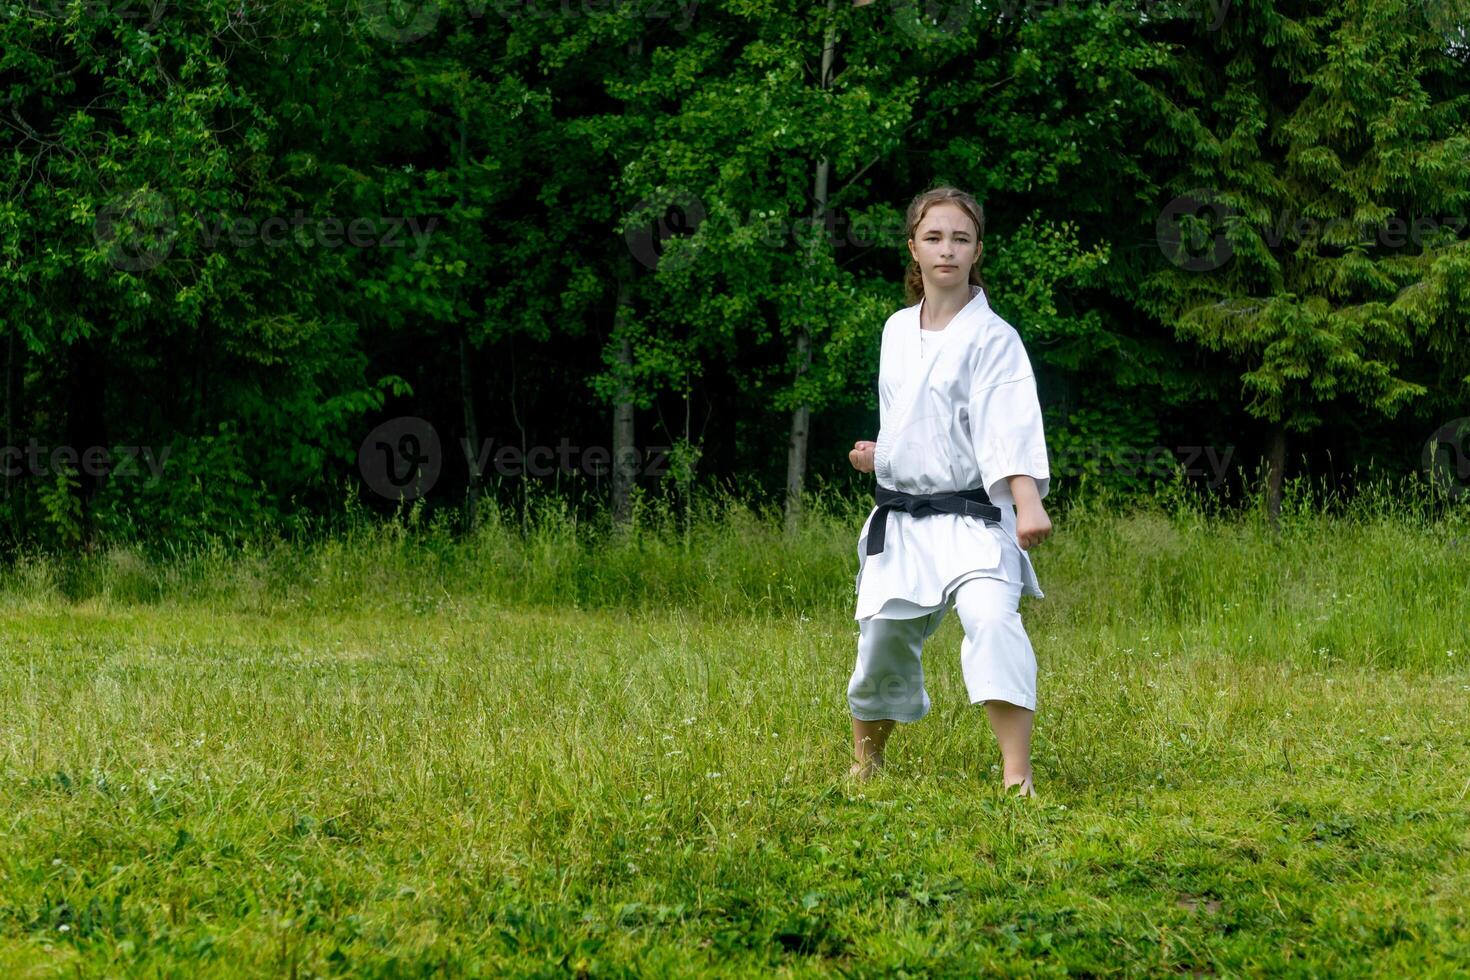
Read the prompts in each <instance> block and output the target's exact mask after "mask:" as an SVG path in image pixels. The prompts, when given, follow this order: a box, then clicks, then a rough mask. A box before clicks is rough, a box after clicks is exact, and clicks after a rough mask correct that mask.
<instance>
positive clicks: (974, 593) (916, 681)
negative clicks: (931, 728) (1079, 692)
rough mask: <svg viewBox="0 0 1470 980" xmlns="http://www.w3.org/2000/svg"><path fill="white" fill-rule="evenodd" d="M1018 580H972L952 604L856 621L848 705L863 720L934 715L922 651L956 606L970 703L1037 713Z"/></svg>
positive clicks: (1032, 658) (1033, 664) (1031, 654)
mask: <svg viewBox="0 0 1470 980" xmlns="http://www.w3.org/2000/svg"><path fill="white" fill-rule="evenodd" d="M1020 603H1021V585H1020V583H1018V582H1017V583H1012V582H1007V581H1005V580H1003V579H998V578H973V579H970V580H969V581H967V582H962V583H960V585H959V587H958V588H956V589H955V590H954V591H953V592H952V593H951V594H950V598H949V601H948V602H947V603H946V604H945V605H944V606H943V607H941V608H939V609H936V610H935V611H934V612H932V613H928V614H925V615H921V616H918V617H915V618H913V619H877V618H873V619H865V620H859V622H858V625H859V636H858V655H857V666H856V667H855V668H854V669H853V672H852V679H851V680H849V681H848V684H847V702H848V705H849V707H851V709H852V716H853V717H854V718H856V719H858V720H859V721H880V720H883V719H887V718H891V719H893V720H894V721H902V722H911V721H918V720H919V719H920V718H923V717H924V716H925V715H927V714H928V713H929V707H930V705H929V692H928V691H926V690H924V667H923V664H922V663H921V662H920V651H921V648H922V647H923V645H924V640H925V639H926V638H928V637H929V636H931V635H932V634H933V633H934V631H935V630H937V629H939V624H940V622H942V621H943V619H944V614H945V613H946V612H947V611H948V610H949V608H950V607H951V606H953V607H954V609H955V612H956V613H958V614H959V617H960V623H961V625H963V626H964V628H965V639H964V642H963V643H962V644H960V667H961V670H962V671H963V673H964V678H965V688H966V691H967V692H968V694H969V697H970V702H971V703H972V704H982V703H984V702H986V701H992V700H993V701H1008V702H1010V703H1011V704H1017V705H1020V706H1021V707H1023V708H1029V709H1031V710H1032V711H1035V710H1036V653H1035V651H1033V650H1032V649H1031V638H1030V637H1028V636H1027V635H1026V630H1025V628H1024V627H1023V626H1022V625H1021V614H1020V612H1019V607H1020Z"/></svg>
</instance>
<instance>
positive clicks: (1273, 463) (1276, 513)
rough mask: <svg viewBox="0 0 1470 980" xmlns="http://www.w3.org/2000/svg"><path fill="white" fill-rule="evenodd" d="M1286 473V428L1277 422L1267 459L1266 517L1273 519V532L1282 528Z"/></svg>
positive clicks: (1273, 426)
mask: <svg viewBox="0 0 1470 980" xmlns="http://www.w3.org/2000/svg"><path fill="white" fill-rule="evenodd" d="M1285 471H1286V426H1285V425H1284V424H1282V423H1280V422H1276V423H1274V424H1273V425H1272V426H1271V439H1270V442H1269V443H1268V444H1267V457H1266V516H1267V517H1269V518H1270V519H1271V529H1272V530H1273V531H1274V530H1279V529H1280V526H1281V481H1282V477H1283V476H1284V474H1285Z"/></svg>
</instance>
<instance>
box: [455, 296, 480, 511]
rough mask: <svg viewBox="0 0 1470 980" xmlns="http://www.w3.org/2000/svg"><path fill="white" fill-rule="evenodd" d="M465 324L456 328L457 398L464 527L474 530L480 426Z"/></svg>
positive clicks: (478, 496)
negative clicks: (463, 446) (465, 475)
mask: <svg viewBox="0 0 1470 980" xmlns="http://www.w3.org/2000/svg"><path fill="white" fill-rule="evenodd" d="M471 353H472V352H471V349H470V338H469V326H468V325H466V326H465V327H464V328H463V329H461V330H460V332H459V398H460V401H461V402H462V403H463V404H464V437H465V441H466V442H467V443H469V449H468V450H466V452H465V460H466V461H467V462H468V463H469V471H470V478H469V487H468V488H467V490H466V491H465V527H466V528H467V529H468V531H469V533H471V534H474V533H475V530H476V528H478V527H479V525H480V426H479V422H478V420H477V418H476V417H475V384H474V372H473V371H472V370H471V368H470V355H471Z"/></svg>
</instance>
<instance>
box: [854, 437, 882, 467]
mask: <svg viewBox="0 0 1470 980" xmlns="http://www.w3.org/2000/svg"><path fill="white" fill-rule="evenodd" d="M877 445H878V444H877V443H876V442H873V441H872V440H870V439H859V440H858V441H857V442H855V443H853V444H852V452H850V453H848V454H847V459H848V461H849V462H851V463H852V468H853V469H855V470H857V471H858V472H859V473H871V472H873V450H874V448H876V447H877Z"/></svg>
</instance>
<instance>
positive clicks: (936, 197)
mask: <svg viewBox="0 0 1470 980" xmlns="http://www.w3.org/2000/svg"><path fill="white" fill-rule="evenodd" d="M936 204H953V205H955V206H956V207H958V208H959V209H960V210H961V211H963V212H965V214H967V215H969V216H970V220H971V221H973V222H974V223H975V244H976V246H977V247H978V246H979V244H980V240H981V239H983V238H984V237H985V211H984V209H982V208H981V207H980V202H979V201H977V200H975V198H973V197H971V196H970V195H969V194H966V193H965V192H964V191H962V190H960V189H959V188H957V187H950V186H949V185H948V184H944V185H941V186H939V187H935V188H933V189H931V190H927V191H925V192H924V193H922V194H920V195H919V196H918V197H916V198H914V199H913V201H911V202H910V203H909V209H908V213H907V214H906V215H905V218H904V227H905V229H906V231H907V233H908V234H907V237H908V238H913V237H914V232H916V231H918V229H919V222H921V221H923V220H924V215H925V214H926V213H927V212H928V211H929V209H930V208H932V207H934V205H936ZM970 282H971V283H972V284H973V285H976V286H979V287H980V288H981V289H985V280H983V279H981V278H980V260H979V259H976V260H975V264H974V265H972V266H970ZM903 292H904V297H905V299H906V301H907V302H908V304H909V305H910V306H913V305H914V304H915V303H917V302H918V301H919V300H921V299H923V298H924V274H923V273H922V272H920V271H919V263H918V262H916V261H914V259H913V257H912V256H910V257H909V267H908V271H906V272H905V273H904V276H903Z"/></svg>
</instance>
